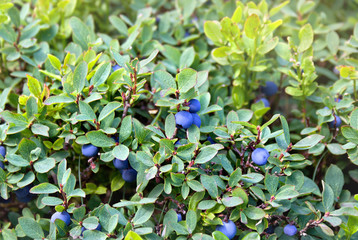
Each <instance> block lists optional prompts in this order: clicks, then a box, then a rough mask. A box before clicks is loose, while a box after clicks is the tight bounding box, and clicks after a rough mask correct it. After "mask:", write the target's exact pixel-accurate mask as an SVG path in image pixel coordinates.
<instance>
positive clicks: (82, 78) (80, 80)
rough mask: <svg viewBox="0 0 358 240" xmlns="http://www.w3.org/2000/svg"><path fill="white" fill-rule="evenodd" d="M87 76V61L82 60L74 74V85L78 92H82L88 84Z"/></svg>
mask: <svg viewBox="0 0 358 240" xmlns="http://www.w3.org/2000/svg"><path fill="white" fill-rule="evenodd" d="M86 76H87V63H86V62H85V61H82V62H80V63H79V64H78V65H77V67H76V68H75V72H74V74H73V87H74V89H75V91H76V92H77V93H81V92H82V89H83V88H84V87H85V84H86Z"/></svg>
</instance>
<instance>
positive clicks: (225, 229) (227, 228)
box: [216, 220, 237, 239]
mask: <svg viewBox="0 0 358 240" xmlns="http://www.w3.org/2000/svg"><path fill="white" fill-rule="evenodd" d="M216 231H220V232H222V233H223V234H224V235H225V236H226V237H228V238H229V239H233V238H234V237H235V235H236V232H237V227H236V225H235V223H234V222H233V221H231V220H229V221H228V222H223V225H217V226H216Z"/></svg>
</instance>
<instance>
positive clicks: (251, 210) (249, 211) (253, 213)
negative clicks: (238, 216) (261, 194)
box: [244, 207, 266, 220]
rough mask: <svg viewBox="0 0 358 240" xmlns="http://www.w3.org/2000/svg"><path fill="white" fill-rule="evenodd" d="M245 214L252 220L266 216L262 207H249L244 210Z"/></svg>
mask: <svg viewBox="0 0 358 240" xmlns="http://www.w3.org/2000/svg"><path fill="white" fill-rule="evenodd" d="M244 213H245V215H246V216H247V217H248V218H250V219H252V220H260V219H262V218H263V217H265V215H266V213H265V211H264V210H262V209H261V208H256V207H248V208H246V209H245V210H244Z"/></svg>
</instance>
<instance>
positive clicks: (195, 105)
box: [189, 99, 201, 113]
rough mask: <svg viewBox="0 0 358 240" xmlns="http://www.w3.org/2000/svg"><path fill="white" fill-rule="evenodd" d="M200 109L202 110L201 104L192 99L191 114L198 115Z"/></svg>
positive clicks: (190, 102)
mask: <svg viewBox="0 0 358 240" xmlns="http://www.w3.org/2000/svg"><path fill="white" fill-rule="evenodd" d="M200 109H201V104H200V102H199V100H197V99H191V100H190V101H189V112H191V113H196V112H199V111H200Z"/></svg>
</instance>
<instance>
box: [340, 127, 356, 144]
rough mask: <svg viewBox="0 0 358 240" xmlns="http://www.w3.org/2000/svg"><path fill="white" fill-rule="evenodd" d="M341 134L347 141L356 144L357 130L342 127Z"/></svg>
mask: <svg viewBox="0 0 358 240" xmlns="http://www.w3.org/2000/svg"><path fill="white" fill-rule="evenodd" d="M342 134H343V136H344V137H345V138H347V139H348V140H349V141H351V142H353V143H355V144H358V130H356V129H353V128H351V127H347V126H345V127H342Z"/></svg>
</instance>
